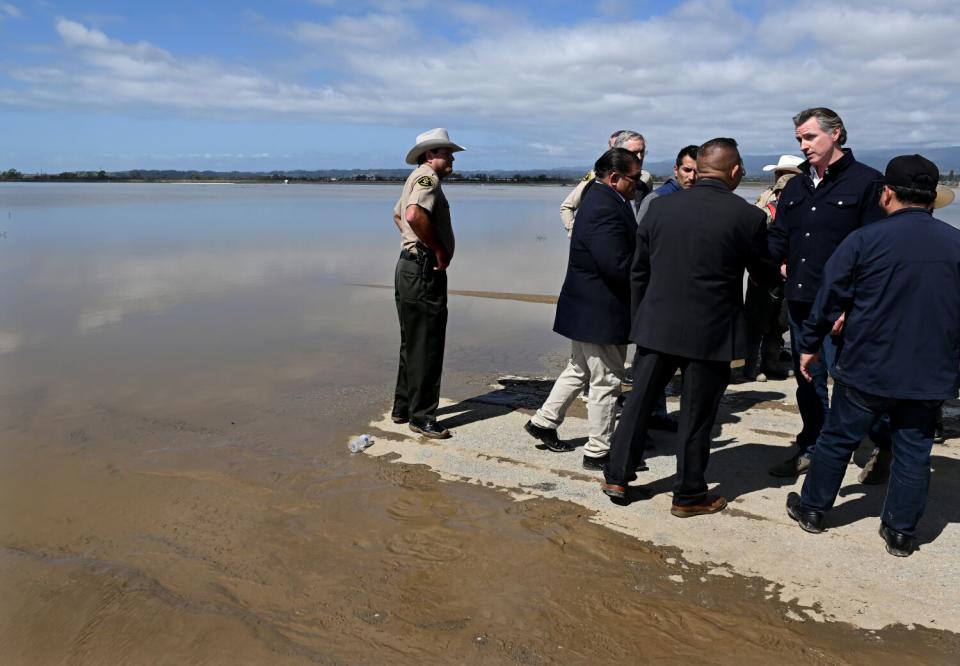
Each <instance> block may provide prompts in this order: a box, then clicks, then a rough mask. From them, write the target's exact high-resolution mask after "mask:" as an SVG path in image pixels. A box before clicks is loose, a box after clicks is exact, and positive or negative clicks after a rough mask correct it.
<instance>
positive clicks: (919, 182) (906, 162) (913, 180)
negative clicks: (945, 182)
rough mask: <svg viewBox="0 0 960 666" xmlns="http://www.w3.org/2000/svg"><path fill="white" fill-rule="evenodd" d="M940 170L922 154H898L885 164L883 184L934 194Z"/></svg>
mask: <svg viewBox="0 0 960 666" xmlns="http://www.w3.org/2000/svg"><path fill="white" fill-rule="evenodd" d="M939 180H940V170H939V169H938V168H937V165H936V164H934V163H933V162H931V161H930V160H928V159H927V158H926V157H923V156H922V155H900V156H899V157H894V158H893V159H892V160H890V162H889V163H888V164H887V172H886V173H885V174H884V176H883V184H884V185H890V186H892V187H910V188H913V189H915V190H923V191H926V192H931V193H933V194H936V192H937V182H939Z"/></svg>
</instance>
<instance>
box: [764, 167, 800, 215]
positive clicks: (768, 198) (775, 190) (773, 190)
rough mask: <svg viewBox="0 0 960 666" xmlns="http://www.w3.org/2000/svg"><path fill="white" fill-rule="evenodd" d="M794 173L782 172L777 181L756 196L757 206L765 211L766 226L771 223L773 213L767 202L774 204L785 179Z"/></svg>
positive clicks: (791, 176)
mask: <svg viewBox="0 0 960 666" xmlns="http://www.w3.org/2000/svg"><path fill="white" fill-rule="evenodd" d="M796 175H797V174H795V173H785V174H783V175H782V176H780V177H779V178H778V179H777V182H775V183H774V184H773V185H771V186H770V187H768V188H767V189H765V190H764V191H763V192H761V193H760V196H759V197H757V208H762V209H763V210H764V211H765V212H766V213H767V226H770V225H771V224H773V213H772V212H771V211H770V209H769V207H768V204H770V203H773V204H774V205H776V201H777V199H779V198H780V192H782V191H783V188H784V187H785V186H786V184H787V181H788V180H790V179H791V178H793V177H794V176H796Z"/></svg>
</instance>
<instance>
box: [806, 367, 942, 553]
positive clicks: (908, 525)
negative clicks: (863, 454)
mask: <svg viewBox="0 0 960 666" xmlns="http://www.w3.org/2000/svg"><path fill="white" fill-rule="evenodd" d="M941 403H942V401H940V400H929V401H928V400H900V399H896V398H882V397H879V396H875V395H870V394H869V393H864V392H862V391H858V390H857V389H855V388H853V387H851V386H846V385H844V384H841V383H839V382H837V383H836V384H834V387H833V405H832V406H831V409H830V414H829V416H828V417H827V422H826V424H825V425H824V427H823V432H822V433H820V439H818V440H817V455H815V456H814V457H813V460H812V461H811V463H810V469H809V470H808V471H807V478H806V479H805V480H804V482H803V491H802V492H801V494H800V504H801V505H802V507H803V508H804V509H806V510H814V511H827V510H829V509H830V508H831V507H833V503H834V501H835V500H836V499H837V493H838V492H839V491H840V484H841V483H843V475H844V472H845V471H846V469H847V465H848V464H849V463H850V458H851V456H853V452H854V451H856V449H857V447H859V446H860V442H861V441H862V440H863V438H864V437H865V436H866V435H867V433H868V432H869V431H870V428H871V426H872V425H873V423H874V421H876V420H877V418H878V417H879V416H881V415H882V414H884V413H887V414H889V415H890V430H891V435H892V439H893V463H892V464H891V466H890V481H889V483H888V484H887V498H886V501H885V502H884V505H883V514H882V517H881V520H882V522H883V524H884V525H886V526H887V527H889V528H891V529H893V530H896V531H897V532H900V533H901V534H905V535H907V536H910V537H912V536H914V534H915V533H916V529H917V523H918V522H919V521H920V516H922V515H923V510H924V508H925V507H926V504H927V488H928V487H929V485H930V449H931V448H932V447H933V428H934V423H935V421H936V415H937V408H938V407H939V406H940V404H941Z"/></svg>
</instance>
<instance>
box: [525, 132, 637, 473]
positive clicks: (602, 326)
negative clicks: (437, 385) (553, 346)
mask: <svg viewBox="0 0 960 666" xmlns="http://www.w3.org/2000/svg"><path fill="white" fill-rule="evenodd" d="M640 164H641V162H640V159H639V158H638V157H637V155H636V154H634V153H632V152H630V151H628V150H625V149H623V148H611V149H610V150H608V151H607V152H606V153H604V154H603V155H602V156H601V157H600V159H599V160H597V162H596V164H595V165H594V172H595V173H596V176H597V180H596V182H595V183H594V184H593V185H592V186H591V187H590V188H589V189H588V190H587V192H586V194H585V195H584V197H583V201H581V203H580V210H579V212H578V213H577V223H576V225H575V226H574V227H573V235H572V237H571V239H570V258H569V260H568V262H567V275H566V278H565V279H564V281H563V288H562V289H561V290H560V298H559V300H558V301H557V314H556V318H555V320H554V325H553V330H554V331H556V332H557V333H559V334H560V335H562V336H564V337H567V338H569V339H570V341H571V353H570V362H569V363H568V364H567V367H566V368H565V369H564V370H563V372H562V373H561V375H560V377H559V378H558V379H557V381H556V383H555V384H554V386H553V389H552V390H551V391H550V396H549V397H548V398H547V400H546V401H545V402H544V403H543V406H541V407H540V409H538V410H537V413H536V414H534V416H533V418H531V419H530V421H528V422H527V424H526V425H525V426H524V429H525V430H526V431H527V433H529V434H530V435H531V436H533V437H534V438H536V439H537V440H539V441H540V442H541V444H543V445H545V446H546V447H547V448H548V449H550V450H551V451H556V452H564V451H573V450H574V447H572V446H570V444H569V443H567V442H561V441H560V440H559V439H558V438H557V427H559V425H560V423H561V422H562V421H563V418H564V415H565V413H566V411H567V409H568V408H569V407H570V404H571V403H572V402H573V400H574V399H576V397H577V395H578V394H579V393H580V392H581V391H582V390H583V389H585V388H586V387H587V386H588V385H589V387H590V394H589V398H588V401H587V419H588V421H589V424H590V436H589V440H588V441H587V445H586V447H584V457H583V466H584V468H585V469H590V470H600V469H602V468H603V464H604V463H605V462H606V459H607V451H608V450H609V448H610V435H611V434H612V433H613V427H614V418H615V414H616V402H617V397H619V395H620V383H621V381H622V380H623V374H624V370H623V363H624V361H625V360H626V351H627V334H628V333H629V331H630V261H631V259H632V258H633V248H634V246H635V244H636V234H637V223H636V219H635V217H634V213H633V209H632V208H631V206H630V202H632V201H633V197H634V195H635V194H636V189H637V183H638V181H639V180H640V178H641V169H640Z"/></svg>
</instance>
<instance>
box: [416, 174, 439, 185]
mask: <svg viewBox="0 0 960 666" xmlns="http://www.w3.org/2000/svg"><path fill="white" fill-rule="evenodd" d="M417 185H419V186H420V187H434V185H435V183H434V182H433V178H431V177H430V176H420V177H419V178H417Z"/></svg>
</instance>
